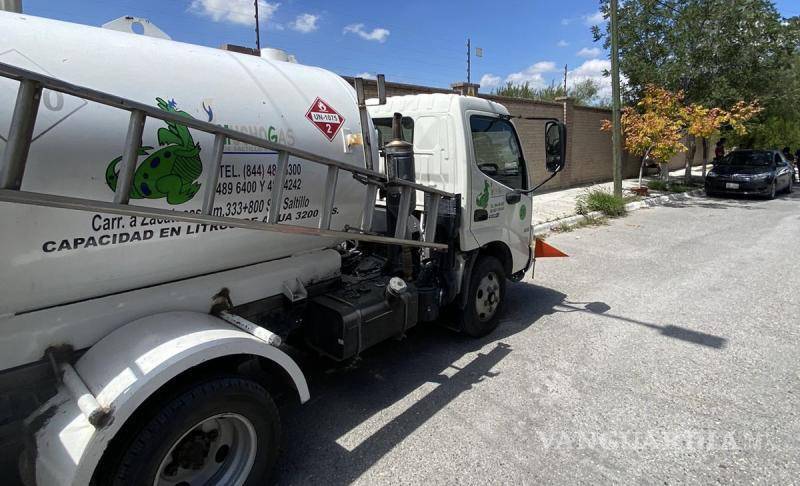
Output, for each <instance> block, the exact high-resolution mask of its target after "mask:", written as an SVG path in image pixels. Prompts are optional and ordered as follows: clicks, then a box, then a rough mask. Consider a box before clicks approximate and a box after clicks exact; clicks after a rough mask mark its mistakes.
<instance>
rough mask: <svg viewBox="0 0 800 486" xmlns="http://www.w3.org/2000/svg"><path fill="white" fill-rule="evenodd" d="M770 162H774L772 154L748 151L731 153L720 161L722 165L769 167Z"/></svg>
mask: <svg viewBox="0 0 800 486" xmlns="http://www.w3.org/2000/svg"><path fill="white" fill-rule="evenodd" d="M770 162H772V152H761V151H753V152H750V151H748V152H731V153H729V154H728V155H726V156H725V157H724V158H723V159H722V160H721V161H720V164H724V165H749V166H767V165H769V164H770Z"/></svg>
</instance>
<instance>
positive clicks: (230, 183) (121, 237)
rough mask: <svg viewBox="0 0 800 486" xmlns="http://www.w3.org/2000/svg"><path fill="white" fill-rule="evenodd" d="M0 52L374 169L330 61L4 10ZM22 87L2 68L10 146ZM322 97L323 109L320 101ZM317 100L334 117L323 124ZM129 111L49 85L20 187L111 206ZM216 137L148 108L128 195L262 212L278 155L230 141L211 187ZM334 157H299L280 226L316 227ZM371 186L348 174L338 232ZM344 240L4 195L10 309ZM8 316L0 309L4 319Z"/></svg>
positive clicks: (2, 265)
mask: <svg viewBox="0 0 800 486" xmlns="http://www.w3.org/2000/svg"><path fill="white" fill-rule="evenodd" d="M0 62H3V63H7V64H11V65H15V66H19V67H22V68H25V69H29V70H32V71H37V72H41V73H45V74H48V75H50V76H53V77H56V78H60V79H63V80H65V81H68V82H71V83H74V84H78V85H83V86H87V87H90V88H93V89H97V90H100V91H105V92H108V93H112V94H115V95H118V96H121V97H124V98H130V99H133V100H136V101H139V102H142V103H148V104H151V105H153V106H159V107H160V108H161V109H164V110H170V111H183V112H185V113H186V114H188V115H190V116H192V117H195V118H198V119H202V120H206V121H210V122H212V123H217V124H220V125H226V126H228V127H230V128H233V129H236V130H240V131H243V132H247V133H250V134H253V135H258V136H261V137H264V138H267V139H270V140H273V141H277V142H280V143H283V144H287V145H292V146H295V147H299V148H302V149H304V150H306V151H309V152H314V153H317V154H320V155H323V156H326V157H329V158H332V159H337V160H340V161H342V162H346V163H349V164H353V165H356V166H360V167H364V165H365V162H364V153H363V150H362V149H361V147H359V146H357V147H353V148H352V150H351V149H348V147H347V144H346V143H345V139H346V136H347V134H353V133H360V132H361V128H360V121H359V114H358V108H357V105H356V99H355V92H354V90H353V89H352V88H351V87H350V86H349V85H348V84H347V83H346V82H345V81H344V80H343V79H342V78H341V77H339V76H337V75H335V74H334V73H331V72H329V71H326V70H323V69H320V68H315V67H309V66H303V65H299V64H293V63H287V62H275V61H271V60H269V59H264V58H260V57H257V56H250V55H244V54H237V53H232V52H227V51H223V50H218V49H212V48H207V47H200V46H196V45H190V44H184V43H179V42H174V41H169V40H163V39H156V38H151V37H145V36H140V35H134V34H130V33H122V32H116V31H112V30H107V29H100V28H95V27H88V26H82V25H77V24H71V23H65V22H59V21H53V20H47V19H42V18H37V17H31V16H26V15H21V14H12V13H6V12H0ZM17 87H18V83H17V82H14V81H11V80H8V79H6V78H0V150H2V149H3V148H4V147H5V140H6V138H7V136H8V125H9V121H10V118H11V112H12V109H13V104H14V100H15V97H16V91H17ZM320 103H321V104H320ZM312 106H314V107H316V108H315V109H316V110H319V109H320V107H323V108H324V109H329V110H334V111H336V112H337V113H339V115H340V117H341V119H342V124H341V126H328V127H324V126H322V127H321V126H317V125H316V124H314V123H312V121H311V120H309V117H307V114H308V113H309V111H310V110H311V108H312ZM127 124H128V113H127V112H124V111H121V110H116V109H113V108H108V107H105V106H102V105H98V104H95V103H87V102H85V101H83V100H81V99H78V98H74V97H71V96H63V95H61V94H59V93H55V92H51V91H49V90H45V91H44V93H43V95H42V103H41V107H40V111H39V116H38V118H37V122H36V129H35V132H34V141H33V144H32V146H31V150H30V156H29V158H28V164H27V169H26V173H25V179H24V181H23V186H22V189H23V190H26V191H38V192H46V193H54V194H60V195H67V196H83V197H89V198H96V199H101V200H107V201H111V199H112V195H113V187H115V183H116V171H117V170H118V168H117V167H116V162H115V161H116V160H117V159H118V157H120V156H121V154H122V150H123V145H124V140H125V133H126V129H127ZM212 142H213V136H211V135H209V134H204V133H202V132H197V131H195V130H186V129H185V127H183V128H181V127H180V126H170V125H168V124H167V123H165V122H162V121H160V120H155V119H148V121H147V124H146V126H145V130H144V136H143V152H142V154H141V156H140V158H139V161H138V164H139V166H138V168H137V171H136V176H135V178H134V186H133V189H132V197H133V199H132V200H131V203H132V204H136V205H142V206H151V207H159V208H169V209H174V210H177V211H196V210H199V209H200V207H201V206H202V200H203V194H204V192H205V191H208V190H216V191H217V197H216V203H215V214H218V215H221V216H233V217H239V218H252V219H260V220H261V219H264V218H265V216H266V215H267V212H268V202H267V201H269V199H270V197H269V196H270V189H271V183H272V178H273V173H274V170H275V163H276V160H277V155H276V154H275V153H271V152H269V151H264V150H262V149H260V148H257V147H253V146H249V145H245V144H241V143H238V142H236V141H234V140H230V141H228V143H227V144H226V146H225V155H224V156H223V163H222V167H221V169H220V174H219V183H218V185H217V186H216V187H206V186H205V184H204V180H205V179H204V178H205V176H206V174H207V171H209V170H212V168H211V167H210V159H211V152H212V145H213V143H212ZM325 173H326V168H325V167H322V166H319V165H317V164H314V163H312V162H308V161H304V160H300V159H296V158H291V159H290V165H289V170H288V175H287V180H286V183H285V185H284V188H285V192H284V198H283V200H282V201H281V212H282V221H283V222H284V223H288V224H302V225H307V226H316V225H317V224H318V222H319V218H320V211H321V209H322V199H323V194H324V191H323V186H324V181H325ZM365 192H366V191H365V188H364V186H362V185H361V184H360V183H358V182H357V181H355V180H354V179H353V178H351V177H339V187H338V190H337V192H336V201H335V209H334V216H333V218H332V225H331V228H332V229H341V228H343V227H344V225H346V224H349V225H351V226H357V225H358V223H359V221H360V217H361V210H362V209H361V208H362V204H363V197H364V194H365ZM334 243H335V241H333V240H331V239H323V238H316V237H309V236H296V235H286V234H279V233H269V232H262V231H253V230H244V229H236V228H218V227H209V226H203V225H197V224H188V223H175V222H164V221H156V220H150V219H148V218H133V217H120V216H114V215H105V214H93V213H88V212H83V211H71V210H62V209H52V208H44V207H34V206H25V205H19V204H10V203H0V288H2V289H3V291H2V298H1V299H0V316H2V315H4V314H9V313H19V312H23V311H30V310H35V309H41V308H44V307H50V306H54V305H58V304H62V303H66V302H74V301H79V300H83V299H86V298H90V297H94V296H99V295H106V294H110V293H115V292H120V291H125V290H128V289H134V288H139V287H144V286H149V285H154V284H158V283H162V282H167V281H174V280H178V279H182V278H186V277H191V276H194V275H201V274H206V273H210V272H215V271H219V270H223V269H229V268H234V267H238V266H242V265H247V264H251V263H256V262H262V261H268V260H272V259H276V258H282V257H286V256H290V255H292V254H296V253H301V252H307V251H309V250H313V249H316V248H323V247H329V246H331V245H332V244H334ZM0 318H1V317H0Z"/></svg>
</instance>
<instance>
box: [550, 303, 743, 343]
mask: <svg viewBox="0 0 800 486" xmlns="http://www.w3.org/2000/svg"><path fill="white" fill-rule="evenodd" d="M562 308H563V309H562ZM610 310H611V307H610V306H609V305H608V304H606V303H605V302H588V303H587V302H570V301H566V300H565V301H564V302H562V303H559V304H558V308H556V311H557V312H587V313H590V314H598V315H602V316H603V317H608V318H609V319H616V320H619V321H622V322H628V323H631V324H637V325H639V326H644V327H647V328H650V329H654V330H657V331H659V332H660V333H661V335H662V336H667V337H671V338H675V339H680V340H681V341H686V342H690V343H693V344H699V345H701V346H708V347H710V348H715V349H722V348H724V347H725V345H726V344H727V342H728V340H727V339H726V338H724V337H720V336H715V335H713V334H706V333H704V332H700V331H694V330H692V329H687V328H685V327H680V326H673V325H671V324H668V325H663V326H662V325H659V324H654V323H652V322H645V321H639V320H636V319H631V318H629V317H624V316H618V315H615V314H611V313H609V312H608V311H610Z"/></svg>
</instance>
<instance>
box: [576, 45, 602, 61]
mask: <svg viewBox="0 0 800 486" xmlns="http://www.w3.org/2000/svg"><path fill="white" fill-rule="evenodd" d="M602 53H603V51H602V50H601V49H600V48H599V47H584V48H583V49H581V50H580V51H578V52H577V54H576V55H577V56H579V57H591V58H596V57H597V56H599V55H600V54H602Z"/></svg>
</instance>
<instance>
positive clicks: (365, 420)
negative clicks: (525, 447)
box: [273, 283, 726, 485]
mask: <svg viewBox="0 0 800 486" xmlns="http://www.w3.org/2000/svg"><path fill="white" fill-rule="evenodd" d="M507 299H508V300H507V301H506V304H505V305H506V307H505V311H504V315H503V319H502V321H501V323H500V326H499V327H498V329H497V330H496V331H495V332H494V333H492V334H490V335H489V336H486V337H484V338H482V339H471V338H468V337H465V336H462V335H459V334H456V333H454V332H452V331H450V330H448V329H445V328H443V327H442V326H437V325H421V326H418V327H417V328H414V329H412V330H411V331H410V332H409V334H408V336H407V337H406V338H405V339H403V340H400V341H390V342H387V343H383V344H382V345H379V346H376V347H375V348H372V349H370V350H368V351H366V352H364V353H363V354H362V356H361V359H360V360H359V361H358V363H357V364H356V365H354V366H349V367H348V366H341V365H340V366H338V367H335V366H332V363H331V362H325V363H317V364H316V365H313V366H311V367H310V368H311V369H305V370H304V371H305V372H306V374H307V375H306V376H307V377H308V379H309V384H310V388H311V396H312V399H311V400H310V401H309V402H308V403H306V404H305V405H299V404H295V403H287V404H285V405H283V407H282V410H281V415H282V417H283V424H284V443H283V452H282V455H281V460H280V461H279V464H278V467H277V468H276V470H275V472H274V476H273V482H274V483H275V484H319V483H324V484H326V485H340V484H341V485H343V484H349V483H352V482H353V481H355V480H356V479H358V478H359V477H361V475H363V474H364V473H365V472H366V471H367V470H369V469H370V468H371V467H372V466H373V465H374V464H375V463H377V462H378V461H379V460H381V458H383V457H384V456H385V455H386V454H387V453H389V452H390V451H391V450H392V449H394V448H395V447H396V446H398V445H399V444H400V443H401V442H403V440H404V439H406V438H407V437H408V436H409V435H410V434H412V433H413V432H414V431H415V430H417V429H418V428H419V427H420V426H422V425H423V424H424V423H425V422H427V421H428V420H429V419H431V418H432V417H433V416H434V415H436V414H437V413H438V412H440V411H441V410H442V409H444V408H445V407H447V406H448V404H450V403H451V402H452V401H453V400H455V399H456V398H457V397H458V396H459V395H461V394H462V393H463V392H465V391H468V390H469V389H470V388H472V387H473V386H475V385H476V384H478V383H480V382H481V381H483V380H486V379H491V378H493V377H495V376H497V373H496V372H493V371H492V370H493V369H494V368H495V366H496V365H497V364H498V363H499V362H500V361H502V360H503V359H504V358H505V357H507V356H508V355H509V354H510V353H512V352H514V349H513V348H512V347H511V346H510V345H509V344H507V343H505V342H504V339H505V338H507V337H509V336H512V335H514V334H517V333H519V332H522V331H524V330H525V329H527V328H529V327H532V326H536V325H537V322H539V320H540V319H541V318H542V317H543V316H546V315H551V314H555V313H559V312H587V313H592V314H597V315H602V316H604V317H607V318H610V319H616V320H620V321H623V322H628V323H633V324H637V325H641V326H645V327H648V328H651V329H654V330H658V331H659V332H660V333H661V334H662V335H664V336H667V337H670V338H675V339H680V340H682V341H687V342H691V343H695V344H700V345H703V346H709V347H712V348H716V349H720V348H723V347H724V346H725V343H726V339H725V338H721V337H718V336H713V335H710V334H705V333H701V332H697V331H693V330H691V329H686V328H682V327H678V326H672V325H665V326H660V325H657V324H653V323H648V322H643V321H637V320H635V319H629V318H626V317H623V316H618V315H614V314H611V313H609V312H608V311H610V310H611V308H610V307H609V306H608V305H607V304H605V303H603V302H590V303H583V302H570V301H568V300H567V299H566V295H565V294H563V293H561V292H557V291H554V290H551V289H548V288H545V287H540V286H538V285H534V284H531V283H518V284H510V285H509V286H508V295H507ZM479 350H480V352H478V353H477V355H476V356H474V357H472V358H471V360H469V361H468V362H466V363H464V362H463V361H464V358H465V356H467V355H469V354H470V353H474V352H475V351H479ZM409 396H411V397H413V398H409Z"/></svg>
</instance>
